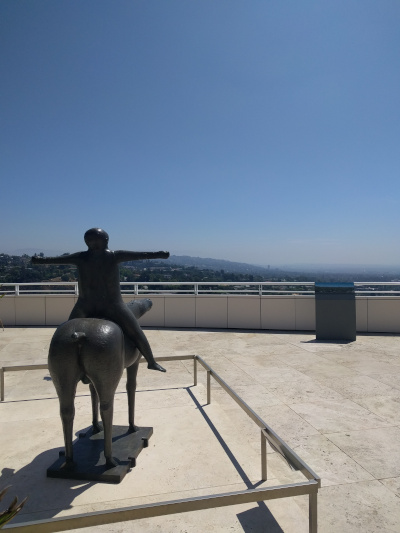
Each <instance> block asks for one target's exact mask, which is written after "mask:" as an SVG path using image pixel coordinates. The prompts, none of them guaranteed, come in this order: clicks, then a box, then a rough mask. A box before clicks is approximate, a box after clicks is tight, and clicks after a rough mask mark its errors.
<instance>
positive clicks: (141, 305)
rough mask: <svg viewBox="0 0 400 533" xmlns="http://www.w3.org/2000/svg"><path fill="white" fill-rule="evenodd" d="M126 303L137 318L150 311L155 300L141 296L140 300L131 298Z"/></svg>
mask: <svg viewBox="0 0 400 533" xmlns="http://www.w3.org/2000/svg"><path fill="white" fill-rule="evenodd" d="M126 305H127V306H128V309H129V310H130V311H131V312H132V313H133V315H134V317H135V318H140V317H141V316H143V315H144V314H145V313H147V311H150V309H151V307H152V305H153V302H152V301H151V300H150V298H140V299H139V300H131V301H130V302H128V303H127V304H126Z"/></svg>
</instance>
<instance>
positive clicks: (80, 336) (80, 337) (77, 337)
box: [71, 331, 87, 341]
mask: <svg viewBox="0 0 400 533" xmlns="http://www.w3.org/2000/svg"><path fill="white" fill-rule="evenodd" d="M71 338H72V339H74V341H83V340H84V339H86V338H87V337H86V333H84V332H83V331H75V333H73V334H72V335H71Z"/></svg>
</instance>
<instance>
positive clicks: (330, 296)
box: [315, 283, 356, 341]
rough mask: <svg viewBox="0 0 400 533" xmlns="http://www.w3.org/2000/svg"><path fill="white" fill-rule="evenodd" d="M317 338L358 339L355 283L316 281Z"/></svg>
mask: <svg viewBox="0 0 400 533" xmlns="http://www.w3.org/2000/svg"><path fill="white" fill-rule="evenodd" d="M315 321H316V337H317V340H347V341H355V340H356V298H355V294H354V283H316V284H315Z"/></svg>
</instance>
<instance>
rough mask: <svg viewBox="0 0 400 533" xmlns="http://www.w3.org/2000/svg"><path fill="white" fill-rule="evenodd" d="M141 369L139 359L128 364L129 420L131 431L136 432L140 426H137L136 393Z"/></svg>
mask: <svg viewBox="0 0 400 533" xmlns="http://www.w3.org/2000/svg"><path fill="white" fill-rule="evenodd" d="M138 369H139V361H137V362H136V363H133V365H131V366H128V368H127V369H126V377H127V380H126V392H127V394H128V420H129V432H130V433H134V432H135V431H137V430H138V429H139V428H138V426H135V394H136V384H137V380H136V378H137V373H138Z"/></svg>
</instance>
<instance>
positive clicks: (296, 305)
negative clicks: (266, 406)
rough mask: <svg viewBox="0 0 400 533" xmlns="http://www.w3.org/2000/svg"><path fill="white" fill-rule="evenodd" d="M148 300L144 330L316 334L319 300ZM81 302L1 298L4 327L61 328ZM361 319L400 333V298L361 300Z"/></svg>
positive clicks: (362, 326)
mask: <svg viewBox="0 0 400 533" xmlns="http://www.w3.org/2000/svg"><path fill="white" fill-rule="evenodd" d="M141 297H145V296H141ZM148 297H149V298H150V299H151V300H152V302H153V307H152V309H151V310H150V311H149V312H148V313H147V314H146V315H144V316H143V317H142V318H141V320H140V322H141V324H142V326H149V327H157V328H219V329H226V328H232V329H263V330H287V331H314V330H315V300H314V296H313V295H276V296H257V295H250V296H249V295H229V294H228V295H194V294H188V295H177V294H162V295H161V294H155V295H153V294H152V295H149V296H148ZM123 298H124V300H125V301H126V302H128V301H129V300H132V297H131V296H126V295H124V296H123ZM135 298H139V296H136V297H135ZM75 302H76V296H74V295H51V294H49V295H43V294H40V295H20V296H16V295H7V296H4V298H1V299H0V319H1V320H2V322H3V324H4V326H18V327H21V326H57V325H58V324H61V323H62V322H64V321H65V320H67V319H68V316H69V314H70V312H71V310H72V308H73V306H74V304H75ZM356 316H357V331H358V332H370V333H400V297H397V296H387V297H384V296H382V297H380V296H371V297H368V296H359V297H357V298H356Z"/></svg>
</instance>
